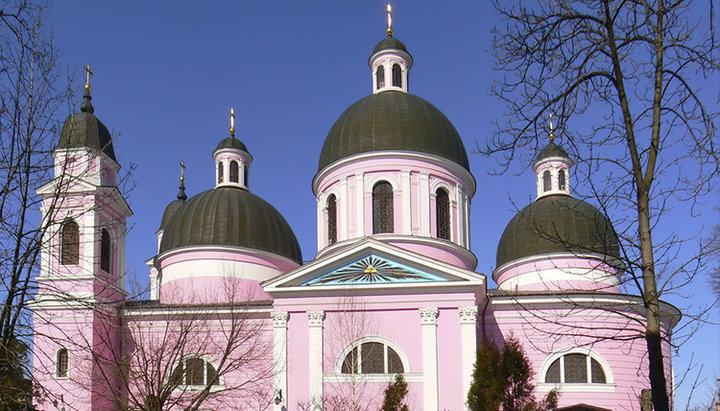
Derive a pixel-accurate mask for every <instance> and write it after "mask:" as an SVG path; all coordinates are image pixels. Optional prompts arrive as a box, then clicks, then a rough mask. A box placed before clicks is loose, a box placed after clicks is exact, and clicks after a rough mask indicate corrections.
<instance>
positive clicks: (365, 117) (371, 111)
mask: <svg viewBox="0 0 720 411" xmlns="http://www.w3.org/2000/svg"><path fill="white" fill-rule="evenodd" d="M384 150H402V151H417V152H421V153H428V154H434V155H436V156H440V157H444V158H447V159H449V160H451V161H454V162H455V163H457V164H459V165H460V166H462V167H464V168H465V169H466V170H468V171H469V170H470V165H469V163H468V157H467V152H466V151H465V146H464V145H463V142H462V139H461V138H460V135H459V134H458V132H457V130H455V127H454V126H453V125H452V123H451V122H450V120H448V119H447V117H445V115H444V114H443V113H442V112H441V111H440V110H438V109H437V108H436V107H435V106H433V105H432V104H430V103H429V102H427V101H425V100H423V99H421V98H420V97H417V96H415V95H412V94H409V93H404V92H401V91H383V92H381V93H376V94H373V95H371V96H368V97H365V98H363V99H361V100H359V101H358V102H356V103H355V104H353V105H352V106H350V107H349V108H348V109H347V110H345V112H344V113H343V114H342V115H341V116H340V118H338V120H337V121H336V122H335V124H334V125H333V126H332V128H331V129H330V132H328V135H327V137H326V138H325V144H324V145H323V148H322V151H321V153H320V162H319V164H318V171H319V170H322V169H323V168H325V167H326V166H328V165H330V164H332V163H334V162H335V161H337V160H340V159H342V158H345V157H348V156H351V155H353V154H358V153H364V152H369V151H384Z"/></svg>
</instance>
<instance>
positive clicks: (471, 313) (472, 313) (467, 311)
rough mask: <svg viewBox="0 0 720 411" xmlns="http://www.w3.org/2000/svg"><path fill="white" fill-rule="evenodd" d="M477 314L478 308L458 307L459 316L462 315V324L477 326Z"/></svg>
mask: <svg viewBox="0 0 720 411" xmlns="http://www.w3.org/2000/svg"><path fill="white" fill-rule="evenodd" d="M477 313H478V308H477V306H472V307H458V314H460V324H475V323H476V322H477Z"/></svg>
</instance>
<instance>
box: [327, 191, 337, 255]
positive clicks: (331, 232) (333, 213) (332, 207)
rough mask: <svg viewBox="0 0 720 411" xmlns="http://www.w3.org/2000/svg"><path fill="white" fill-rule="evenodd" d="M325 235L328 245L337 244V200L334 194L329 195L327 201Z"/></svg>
mask: <svg viewBox="0 0 720 411" xmlns="http://www.w3.org/2000/svg"><path fill="white" fill-rule="evenodd" d="M327 218H328V225H327V235H328V245H331V244H335V243H336V242H337V200H336V198H335V194H330V196H329V197H328V199H327Z"/></svg>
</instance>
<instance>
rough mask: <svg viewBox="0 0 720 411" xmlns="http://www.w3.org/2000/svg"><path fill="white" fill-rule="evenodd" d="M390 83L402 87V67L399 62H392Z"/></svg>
mask: <svg viewBox="0 0 720 411" xmlns="http://www.w3.org/2000/svg"><path fill="white" fill-rule="evenodd" d="M392 83H393V86H395V87H402V69H401V68H400V65H399V64H393V68H392Z"/></svg>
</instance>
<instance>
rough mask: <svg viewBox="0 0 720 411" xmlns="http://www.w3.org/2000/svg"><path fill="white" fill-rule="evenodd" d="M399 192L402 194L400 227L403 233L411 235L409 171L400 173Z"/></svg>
mask: <svg viewBox="0 0 720 411" xmlns="http://www.w3.org/2000/svg"><path fill="white" fill-rule="evenodd" d="M400 181H401V182H400V193H401V195H402V227H401V230H402V231H401V232H402V233H403V234H407V235H412V218H411V216H412V214H411V213H412V210H411V208H410V171H403V172H402V173H401V174H400Z"/></svg>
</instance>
